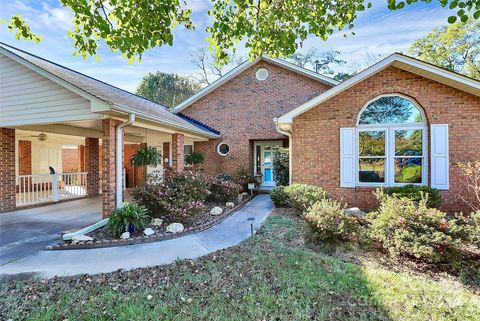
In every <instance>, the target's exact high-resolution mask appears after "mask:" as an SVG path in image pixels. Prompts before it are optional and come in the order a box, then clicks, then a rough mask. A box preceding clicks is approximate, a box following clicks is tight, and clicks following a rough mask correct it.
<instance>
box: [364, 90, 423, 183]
mask: <svg viewBox="0 0 480 321" xmlns="http://www.w3.org/2000/svg"><path fill="white" fill-rule="evenodd" d="M391 96H399V97H402V98H404V99H407V100H409V101H411V102H412V103H413V104H414V105H415V107H416V108H417V109H418V110H419V111H420V114H421V116H422V122H421V123H393V124H368V125H360V124H359V121H360V116H361V114H362V113H363V111H364V110H365V108H367V107H368V105H369V104H370V103H372V102H374V101H375V100H378V99H379V98H381V97H391ZM395 130H422V156H418V157H409V158H421V159H422V182H421V183H395ZM362 131H385V157H383V156H371V157H366V156H360V135H359V133H360V132H362ZM355 147H356V155H355V156H356V166H355V167H356V168H355V184H356V186H358V187H381V186H384V187H393V186H405V185H412V184H413V185H418V186H421V185H428V126H427V122H426V117H425V113H424V111H423V108H421V107H420V105H419V104H418V103H417V102H416V101H415V100H414V99H412V98H410V97H408V96H405V95H402V94H384V95H380V96H377V97H375V98H374V99H372V100H370V101H368V102H367V103H366V104H365V106H363V108H362V109H361V110H360V112H359V113H358V115H357V126H356V127H355ZM362 158H383V159H385V169H384V170H385V182H384V183H374V182H372V183H367V182H360V159H362Z"/></svg>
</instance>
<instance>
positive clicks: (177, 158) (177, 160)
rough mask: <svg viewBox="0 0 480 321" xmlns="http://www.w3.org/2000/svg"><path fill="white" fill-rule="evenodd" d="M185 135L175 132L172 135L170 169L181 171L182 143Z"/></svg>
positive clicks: (182, 166) (183, 162) (183, 163)
mask: <svg viewBox="0 0 480 321" xmlns="http://www.w3.org/2000/svg"><path fill="white" fill-rule="evenodd" d="M184 140H185V136H184V135H183V134H179V133H175V134H173V135H172V169H173V170H174V171H176V172H181V171H183V168H184V166H185V161H184V155H183V145H184Z"/></svg>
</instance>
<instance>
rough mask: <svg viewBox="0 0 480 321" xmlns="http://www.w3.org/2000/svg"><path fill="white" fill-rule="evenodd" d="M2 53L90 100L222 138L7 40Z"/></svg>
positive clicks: (148, 102) (145, 101)
mask: <svg viewBox="0 0 480 321" xmlns="http://www.w3.org/2000/svg"><path fill="white" fill-rule="evenodd" d="M0 53H2V54H4V55H5V56H7V57H9V58H11V59H13V60H14V61H16V62H18V63H20V64H22V65H24V66H25V67H27V68H30V69H32V70H33V71H35V72H38V73H40V74H42V75H43V76H46V77H47V78H49V79H50V80H52V81H55V82H57V83H58V84H60V85H62V86H66V87H67V86H68V87H70V88H68V87H67V88H68V89H74V90H76V92H77V93H79V94H81V95H82V96H84V97H85V98H87V99H89V100H93V101H100V102H103V103H105V104H107V105H109V107H110V108H111V109H113V110H116V111H120V112H125V113H135V114H136V115H137V116H138V117H140V118H144V119H147V120H151V121H155V122H158V123H160V124H163V125H167V126H171V127H175V128H179V129H183V130H186V131H190V132H193V133H197V134H201V135H204V136H207V137H212V138H213V137H218V135H217V134H214V133H213V132H211V131H207V130H205V129H204V128H202V127H199V126H197V125H195V124H193V123H191V122H188V121H186V120H184V119H182V118H181V117H178V116H177V115H175V114H173V113H172V112H170V111H169V110H168V109H167V108H166V107H165V106H162V105H160V104H157V103H155V102H153V101H150V100H148V99H146V98H143V97H140V96H137V95H135V94H133V93H131V92H128V91H126V90H123V89H120V88H118V87H115V86H112V85H110V84H107V83H105V82H103V81H100V80H98V79H95V78H93V77H90V76H87V75H85V74H82V73H80V72H78V71H75V70H72V69H70V68H67V67H64V66H62V65H59V64H57V63H54V62H52V61H49V60H47V59H44V58H41V57H39V56H36V55H33V54H31V53H28V52H26V51H23V50H21V49H18V48H15V47H12V46H10V45H7V44H5V43H3V42H0ZM72 86H73V88H72Z"/></svg>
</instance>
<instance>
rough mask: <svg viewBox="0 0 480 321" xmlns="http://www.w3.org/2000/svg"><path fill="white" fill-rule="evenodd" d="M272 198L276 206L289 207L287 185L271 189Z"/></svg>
mask: <svg viewBox="0 0 480 321" xmlns="http://www.w3.org/2000/svg"><path fill="white" fill-rule="evenodd" d="M270 198H271V199H272V201H273V204H275V207H287V206H288V205H289V204H288V195H287V193H285V186H277V187H274V188H273V189H272V190H271V191H270Z"/></svg>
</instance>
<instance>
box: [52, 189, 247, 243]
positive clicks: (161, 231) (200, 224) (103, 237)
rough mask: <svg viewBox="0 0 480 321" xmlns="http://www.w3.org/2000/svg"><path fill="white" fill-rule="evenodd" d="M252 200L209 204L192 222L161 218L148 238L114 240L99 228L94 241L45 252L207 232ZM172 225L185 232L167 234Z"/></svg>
mask: <svg viewBox="0 0 480 321" xmlns="http://www.w3.org/2000/svg"><path fill="white" fill-rule="evenodd" d="M251 199H252V196H248V197H247V198H246V199H244V200H242V201H241V202H235V206H234V207H233V208H228V207H226V206H225V203H222V204H220V203H214V202H210V203H207V204H206V205H207V208H208V210H207V211H206V212H205V213H204V214H203V215H200V216H198V217H196V218H195V220H192V221H186V222H185V221H184V222H179V221H178V220H174V219H170V218H168V217H166V216H165V217H160V218H161V219H162V220H163V224H162V226H160V227H156V226H153V225H151V224H150V223H149V224H148V225H146V226H145V228H148V227H149V228H151V229H153V230H154V231H155V234H153V235H149V236H146V235H144V234H143V230H141V231H135V232H134V233H132V234H131V235H130V238H128V239H119V238H114V237H113V236H112V235H111V234H109V233H108V232H107V231H106V230H105V228H104V227H102V228H99V229H97V230H95V231H92V232H90V233H88V234H86V235H88V236H90V237H92V238H93V241H87V242H71V241H65V242H62V243H58V244H55V245H51V246H47V247H46V248H45V250H79V249H91V248H101V247H113V246H123V245H132V244H142V243H151V242H155V241H162V240H167V239H172V238H177V237H180V236H184V235H186V234H191V233H197V232H200V231H203V230H206V229H208V228H210V227H212V226H214V225H216V224H218V223H220V222H221V221H223V220H224V219H226V218H227V217H229V216H230V215H232V214H233V213H234V212H236V211H237V210H238V209H240V208H241V207H243V205H245V204H246V203H247V202H248V201H250V200H251ZM216 206H218V207H221V208H222V209H223V212H222V214H221V215H211V214H210V210H211V209H212V208H214V207H216ZM171 223H182V224H183V226H184V230H183V232H180V233H167V232H166V228H167V226H168V225H169V224H171Z"/></svg>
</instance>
